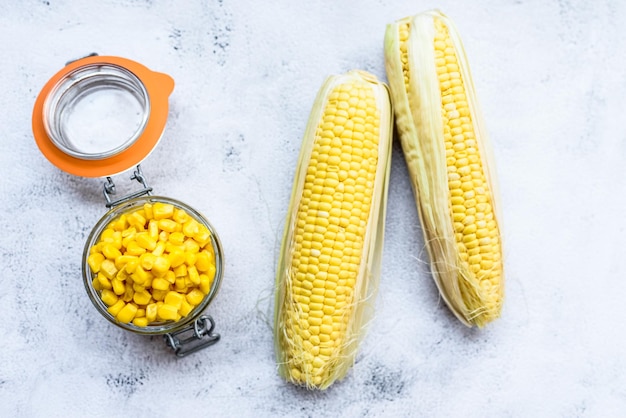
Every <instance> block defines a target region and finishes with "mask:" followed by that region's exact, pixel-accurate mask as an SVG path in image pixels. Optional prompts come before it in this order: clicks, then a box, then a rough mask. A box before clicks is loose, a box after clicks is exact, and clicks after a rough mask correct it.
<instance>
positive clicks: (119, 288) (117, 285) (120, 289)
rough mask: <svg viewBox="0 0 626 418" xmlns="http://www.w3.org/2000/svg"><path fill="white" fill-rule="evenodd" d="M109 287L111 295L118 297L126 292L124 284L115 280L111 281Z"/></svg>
mask: <svg viewBox="0 0 626 418" xmlns="http://www.w3.org/2000/svg"><path fill="white" fill-rule="evenodd" d="M118 275H119V273H118ZM111 287H112V288H113V293H115V294H116V295H118V296H119V295H123V294H124V292H125V291H126V285H124V282H123V281H121V280H119V279H117V278H115V279H113V280H111Z"/></svg>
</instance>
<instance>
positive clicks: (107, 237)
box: [100, 226, 115, 242]
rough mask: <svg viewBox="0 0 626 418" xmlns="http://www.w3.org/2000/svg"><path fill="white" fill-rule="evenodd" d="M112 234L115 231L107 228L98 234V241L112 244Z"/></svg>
mask: <svg viewBox="0 0 626 418" xmlns="http://www.w3.org/2000/svg"><path fill="white" fill-rule="evenodd" d="M113 233H115V230H114V229H113V228H111V226H109V227H108V228H106V229H105V230H104V231H102V234H100V240H101V241H102V242H112V241H113Z"/></svg>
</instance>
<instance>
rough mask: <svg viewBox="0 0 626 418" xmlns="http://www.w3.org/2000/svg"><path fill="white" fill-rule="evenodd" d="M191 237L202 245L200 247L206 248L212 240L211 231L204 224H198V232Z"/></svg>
mask: <svg viewBox="0 0 626 418" xmlns="http://www.w3.org/2000/svg"><path fill="white" fill-rule="evenodd" d="M191 238H193V239H194V241H196V242H197V243H198V245H200V248H204V247H205V246H206V245H207V244H208V243H209V242H211V233H210V232H209V230H208V229H207V228H206V227H205V226H204V225H201V224H199V225H198V232H196V233H195V234H194V235H193V236H192V237H191Z"/></svg>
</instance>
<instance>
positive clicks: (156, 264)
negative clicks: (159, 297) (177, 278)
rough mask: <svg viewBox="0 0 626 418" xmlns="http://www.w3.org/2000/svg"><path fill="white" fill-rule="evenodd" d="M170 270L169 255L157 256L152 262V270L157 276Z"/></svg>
mask: <svg viewBox="0 0 626 418" xmlns="http://www.w3.org/2000/svg"><path fill="white" fill-rule="evenodd" d="M169 271H170V260H169V258H167V257H164V256H159V257H155V259H154V261H153V262H152V272H153V273H154V274H155V275H157V276H163V275H165V274H166V273H167V272H169Z"/></svg>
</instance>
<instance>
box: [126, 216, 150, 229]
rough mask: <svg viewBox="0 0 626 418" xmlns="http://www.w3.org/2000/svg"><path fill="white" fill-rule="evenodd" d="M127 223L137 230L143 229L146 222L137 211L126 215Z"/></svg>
mask: <svg viewBox="0 0 626 418" xmlns="http://www.w3.org/2000/svg"><path fill="white" fill-rule="evenodd" d="M127 221H128V224H129V225H130V226H133V227H135V229H137V231H143V229H144V226H145V224H146V218H145V217H144V216H143V215H142V214H141V213H140V212H139V211H137V212H133V213H131V214H130V215H128V217H127Z"/></svg>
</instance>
